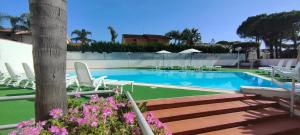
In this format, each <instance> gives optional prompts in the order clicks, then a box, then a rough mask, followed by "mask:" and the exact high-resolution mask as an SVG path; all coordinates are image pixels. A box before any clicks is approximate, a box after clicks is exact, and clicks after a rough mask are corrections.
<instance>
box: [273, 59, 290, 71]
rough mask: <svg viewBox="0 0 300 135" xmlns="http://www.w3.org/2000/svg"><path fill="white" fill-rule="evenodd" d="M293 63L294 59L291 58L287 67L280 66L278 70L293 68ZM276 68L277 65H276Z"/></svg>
mask: <svg viewBox="0 0 300 135" xmlns="http://www.w3.org/2000/svg"><path fill="white" fill-rule="evenodd" d="M292 65H293V60H289V61H288V62H287V63H286V64H285V67H282V68H279V69H278V70H291V68H292ZM274 68H276V67H274Z"/></svg>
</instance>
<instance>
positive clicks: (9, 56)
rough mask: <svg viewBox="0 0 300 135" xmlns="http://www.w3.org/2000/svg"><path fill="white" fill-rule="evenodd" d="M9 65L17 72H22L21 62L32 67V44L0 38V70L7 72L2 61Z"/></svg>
mask: <svg viewBox="0 0 300 135" xmlns="http://www.w3.org/2000/svg"><path fill="white" fill-rule="evenodd" d="M5 62H7V63H9V64H10V65H11V67H12V68H13V70H15V72H17V73H24V70H23V68H22V63H23V62H26V63H28V64H29V65H30V66H31V68H32V67H33V59H32V45H30V44H24V43H20V42H15V41H11V40H4V39H0V71H1V72H7V70H6V68H5V66H4V63H5Z"/></svg>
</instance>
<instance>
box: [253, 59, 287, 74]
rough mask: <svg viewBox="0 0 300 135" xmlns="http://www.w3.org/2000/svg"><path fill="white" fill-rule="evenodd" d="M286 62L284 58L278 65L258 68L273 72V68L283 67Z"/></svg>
mask: <svg viewBox="0 0 300 135" xmlns="http://www.w3.org/2000/svg"><path fill="white" fill-rule="evenodd" d="M283 64H284V60H279V62H278V64H277V66H271V67H259V68H258V69H259V70H264V71H267V72H272V70H273V69H272V68H277V69H281V68H282V66H283Z"/></svg>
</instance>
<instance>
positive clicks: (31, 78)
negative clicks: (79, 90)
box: [22, 63, 76, 89]
mask: <svg viewBox="0 0 300 135" xmlns="http://www.w3.org/2000/svg"><path fill="white" fill-rule="evenodd" d="M22 66H23V69H24V71H25V75H26V79H25V80H26V83H25V85H24V86H23V87H24V88H28V85H29V84H30V83H31V84H32V87H30V88H32V89H35V75H34V72H33V71H32V70H31V68H30V67H29V65H28V64H27V63H22ZM75 82H76V78H75V76H74V77H68V76H66V87H67V88H68V87H69V86H70V85H72V84H73V83H75Z"/></svg>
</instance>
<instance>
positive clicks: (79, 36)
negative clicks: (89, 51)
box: [71, 29, 93, 45]
mask: <svg viewBox="0 0 300 135" xmlns="http://www.w3.org/2000/svg"><path fill="white" fill-rule="evenodd" d="M71 35H72V36H73V35H76V37H74V38H72V39H71V40H73V41H75V42H78V41H80V43H81V44H82V45H88V44H89V43H90V42H92V41H93V40H92V39H89V38H88V35H92V33H91V32H89V31H87V30H85V29H82V30H74V31H73V32H72V33H71Z"/></svg>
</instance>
